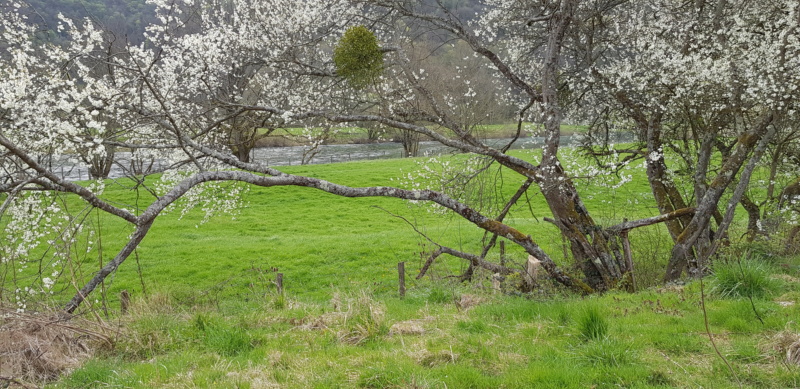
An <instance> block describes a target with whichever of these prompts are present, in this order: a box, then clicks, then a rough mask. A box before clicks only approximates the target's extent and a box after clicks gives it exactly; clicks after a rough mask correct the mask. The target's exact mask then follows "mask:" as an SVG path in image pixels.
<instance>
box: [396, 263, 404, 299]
mask: <svg viewBox="0 0 800 389" xmlns="http://www.w3.org/2000/svg"><path fill="white" fill-rule="evenodd" d="M397 274H398V276H399V277H400V297H405V296H406V263H405V262H398V263H397Z"/></svg>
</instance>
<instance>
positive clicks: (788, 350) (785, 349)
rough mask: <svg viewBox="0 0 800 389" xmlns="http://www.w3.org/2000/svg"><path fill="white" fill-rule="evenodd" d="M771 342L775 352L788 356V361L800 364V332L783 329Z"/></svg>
mask: <svg viewBox="0 0 800 389" xmlns="http://www.w3.org/2000/svg"><path fill="white" fill-rule="evenodd" d="M770 343H771V344H772V349H773V350H774V351H775V352H777V353H778V354H780V355H785V356H786V363H789V364H794V365H798V366H800V334H797V333H794V332H791V331H781V332H778V333H777V334H775V335H774V336H773V337H772V339H771V342H770Z"/></svg>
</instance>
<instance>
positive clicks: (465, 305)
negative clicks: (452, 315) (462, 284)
mask: <svg viewBox="0 0 800 389" xmlns="http://www.w3.org/2000/svg"><path fill="white" fill-rule="evenodd" d="M484 302H486V298H484V297H481V296H476V295H473V294H462V295H461V298H460V299H458V300H457V301H456V306H457V307H458V309H461V310H464V311H466V310H468V309H470V308H472V307H474V306H477V305H481V304H483V303H484Z"/></svg>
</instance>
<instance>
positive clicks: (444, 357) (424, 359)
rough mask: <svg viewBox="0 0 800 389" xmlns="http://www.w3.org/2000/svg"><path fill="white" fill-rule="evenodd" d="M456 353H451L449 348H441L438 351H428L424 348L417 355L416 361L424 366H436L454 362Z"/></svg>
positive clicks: (456, 358) (456, 356)
mask: <svg viewBox="0 0 800 389" xmlns="http://www.w3.org/2000/svg"><path fill="white" fill-rule="evenodd" d="M458 357H459V355H458V354H455V353H453V352H452V351H451V350H441V351H439V352H435V353H434V352H430V351H427V350H424V351H423V352H421V353H419V354H418V355H417V358H416V359H417V363H418V364H419V365H420V366H424V367H436V366H442V365H446V364H448V363H456V361H458Z"/></svg>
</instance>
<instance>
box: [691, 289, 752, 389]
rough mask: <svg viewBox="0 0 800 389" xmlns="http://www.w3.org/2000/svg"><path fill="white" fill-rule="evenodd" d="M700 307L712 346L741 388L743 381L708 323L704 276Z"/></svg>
mask: <svg viewBox="0 0 800 389" xmlns="http://www.w3.org/2000/svg"><path fill="white" fill-rule="evenodd" d="M700 307H701V308H703V321H704V322H705V325H706V335H708V340H710V341H711V346H712V347H714V351H716V352H717V355H718V356H719V357H720V359H722V361H723V362H725V365H726V366H728V370H730V371H731V374H732V375H733V378H736V382H738V383H739V387H740V388H741V387H742V381H740V380H739V376H737V375H736V372H735V371H733V367H732V366H731V364H730V363H728V360H727V359H726V358H725V356H724V355H722V353H721V352H720V351H719V348H717V343H716V342H714V336H713V335H711V327H710V326H709V325H708V312H706V293H705V285H704V284H703V278H702V277H701V278H700Z"/></svg>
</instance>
